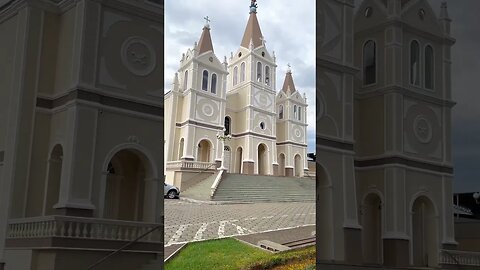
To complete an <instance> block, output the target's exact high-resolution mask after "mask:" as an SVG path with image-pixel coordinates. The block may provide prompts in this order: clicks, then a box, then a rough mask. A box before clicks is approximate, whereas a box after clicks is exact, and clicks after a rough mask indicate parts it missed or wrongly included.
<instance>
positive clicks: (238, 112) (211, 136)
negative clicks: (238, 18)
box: [165, 1, 308, 185]
mask: <svg viewBox="0 0 480 270" xmlns="http://www.w3.org/2000/svg"><path fill="white" fill-rule="evenodd" d="M205 19H206V20H207V22H206V24H205V26H204V27H203V31H202V33H201V36H200V39H199V40H198V43H197V42H195V44H194V46H193V48H191V49H188V51H187V52H186V53H184V54H182V56H181V60H180V67H179V69H178V72H177V73H175V76H174V80H173V84H172V86H171V89H170V91H169V92H168V93H166V94H165V162H166V166H165V168H166V182H172V183H175V184H177V185H180V184H181V183H180V182H181V181H180V180H179V179H181V178H182V177H184V176H185V175H186V174H189V173H190V174H191V173H192V171H202V170H211V171H212V172H214V171H216V170H217V169H222V170H225V171H226V172H229V173H239V174H250V175H253V174H255V175H257V174H258V175H275V176H297V177H302V176H304V172H305V170H308V164H307V158H306V157H307V144H306V128H307V119H306V116H307V100H306V96H305V93H301V92H300V90H299V89H297V88H296V87H295V83H294V78H293V74H292V71H291V69H290V65H289V67H288V69H287V71H286V72H285V74H284V75H283V74H281V75H280V76H282V77H283V83H280V84H278V86H277V80H276V79H277V64H276V56H275V52H273V51H269V50H268V49H267V47H266V42H265V38H264V36H263V33H262V31H261V29H260V25H259V22H258V19H257V4H256V3H255V1H252V3H251V6H250V14H249V18H248V22H247V25H246V27H245V32H244V33H243V38H242V40H241V42H240V46H239V47H238V48H237V49H236V51H235V53H233V52H232V53H231V55H230V57H229V59H228V60H227V57H224V59H223V61H220V59H219V58H218V57H217V56H216V55H215V52H214V45H213V42H212V38H211V32H210V31H211V28H210V25H209V20H208V17H206V18H205ZM279 86H280V87H279ZM277 89H279V90H278V91H277ZM174 179H176V180H175V181H174Z"/></svg>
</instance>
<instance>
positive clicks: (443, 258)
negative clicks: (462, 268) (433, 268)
mask: <svg viewBox="0 0 480 270" xmlns="http://www.w3.org/2000/svg"><path fill="white" fill-rule="evenodd" d="M439 263H440V264H453V265H468V266H480V252H470V251H458V250H445V249H443V250H441V251H440V257H439Z"/></svg>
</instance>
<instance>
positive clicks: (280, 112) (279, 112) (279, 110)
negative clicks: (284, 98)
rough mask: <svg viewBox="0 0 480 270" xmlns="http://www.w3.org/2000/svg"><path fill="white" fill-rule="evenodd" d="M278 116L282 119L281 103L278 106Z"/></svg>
mask: <svg viewBox="0 0 480 270" xmlns="http://www.w3.org/2000/svg"><path fill="white" fill-rule="evenodd" d="M278 118H279V119H283V105H280V107H279V108H278Z"/></svg>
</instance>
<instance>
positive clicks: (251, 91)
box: [227, 1, 278, 175]
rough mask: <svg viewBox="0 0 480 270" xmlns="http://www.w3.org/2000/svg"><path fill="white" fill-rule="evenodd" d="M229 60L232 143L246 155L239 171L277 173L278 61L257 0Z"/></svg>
mask: <svg viewBox="0 0 480 270" xmlns="http://www.w3.org/2000/svg"><path fill="white" fill-rule="evenodd" d="M229 60H230V61H229V63H228V72H229V80H228V82H227V87H228V91H227V104H228V109H227V116H228V117H230V119H231V121H232V125H231V126H232V127H233V130H232V134H231V135H232V137H233V140H232V141H231V145H232V146H233V147H234V150H235V153H236V154H235V155H236V156H239V157H241V159H242V162H241V164H242V166H241V167H242V168H238V169H240V170H238V172H242V173H246V174H263V175H275V174H276V173H277V169H278V164H277V160H276V142H275V141H276V121H275V85H276V83H275V76H276V67H277V65H276V64H275V56H274V55H272V54H271V53H270V52H269V51H268V50H267V47H266V40H265V38H264V36H263V35H262V31H261V30H260V25H259V23H258V19H257V4H256V3H255V1H252V3H251V5H250V15H249V18H248V22H247V26H246V28H245V32H244V34H243V38H242V41H241V43H240V48H239V49H238V50H237V52H236V53H235V54H233V53H232V55H231V57H230V59H229ZM240 151H241V154H240V155H239V154H238V153H240ZM272 164H273V165H272Z"/></svg>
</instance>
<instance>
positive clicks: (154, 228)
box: [87, 224, 163, 270]
mask: <svg viewBox="0 0 480 270" xmlns="http://www.w3.org/2000/svg"><path fill="white" fill-rule="evenodd" d="M162 226H163V224H159V225H157V226H155V227H153V228H152V229H150V230H148V231H147V232H145V233H144V234H142V235H140V236H139V237H137V238H135V239H134V240H132V241H130V242H128V243H127V244H125V245H123V246H122V247H120V248H119V249H117V250H115V251H114V252H112V253H110V254H108V255H107V256H105V257H103V258H101V259H100V260H98V261H96V262H95V263H94V264H92V265H90V266H89V267H88V268H87V270H91V269H93V268H94V267H97V266H98V265H100V264H101V263H103V262H104V261H106V260H108V259H109V258H111V257H113V256H115V255H116V254H118V253H120V252H121V251H123V250H124V249H126V248H127V247H129V246H131V245H133V244H135V243H136V242H138V241H139V240H140V239H142V238H143V237H145V236H147V235H149V234H150V233H152V232H154V231H155V230H158V229H159V228H160V227H162Z"/></svg>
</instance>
